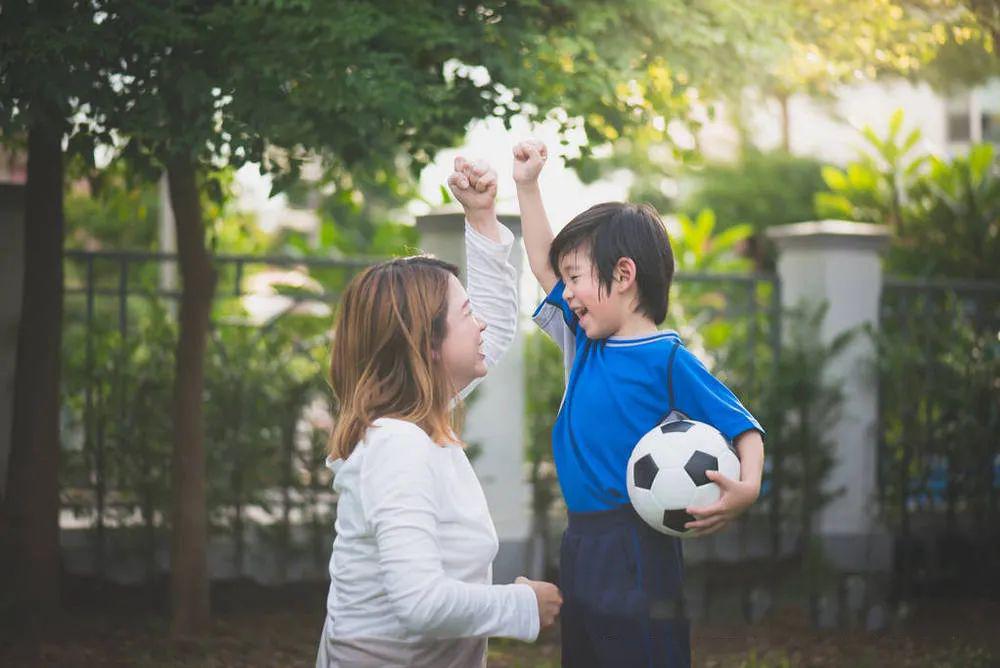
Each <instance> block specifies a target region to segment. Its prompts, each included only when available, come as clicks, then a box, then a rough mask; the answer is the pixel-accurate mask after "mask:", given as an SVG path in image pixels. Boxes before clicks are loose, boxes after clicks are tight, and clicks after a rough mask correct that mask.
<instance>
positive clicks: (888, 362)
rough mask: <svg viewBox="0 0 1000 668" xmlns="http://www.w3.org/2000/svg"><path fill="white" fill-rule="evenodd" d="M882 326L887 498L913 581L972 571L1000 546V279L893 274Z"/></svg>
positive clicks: (970, 575) (882, 492)
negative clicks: (934, 564) (911, 277)
mask: <svg viewBox="0 0 1000 668" xmlns="http://www.w3.org/2000/svg"><path fill="white" fill-rule="evenodd" d="M879 330H880V331H879V334H878V335H877V337H876V349H877V365H876V368H877V372H878V377H879V458H878V462H879V496H880V499H879V500H880V502H881V505H882V508H883V511H884V514H885V517H886V518H887V520H888V522H889V524H890V526H891V527H892V528H893V530H894V531H895V532H896V534H897V536H898V537H899V543H898V548H897V551H898V561H899V563H900V569H901V571H902V576H903V579H904V580H914V579H917V574H918V573H919V572H928V573H929V572H935V573H937V574H938V576H939V577H942V578H950V577H956V578H957V577H959V576H963V577H964V579H965V580H967V581H968V580H971V579H974V578H975V577H976V575H975V573H977V572H980V573H981V572H986V571H988V570H989V569H990V568H992V567H991V566H989V564H990V563H992V564H995V563H996V562H995V559H996V558H997V557H998V556H1000V522H998V519H1000V515H998V512H997V511H998V501H1000V284H997V283H987V282H976V281H959V280H933V281H928V280H908V279H898V278H890V279H887V280H886V281H885V283H884V286H883V291H882V302H881V309H880V327H879ZM949 545H951V546H952V547H953V548H954V550H952V549H951V548H949V547H948V546H949ZM952 552H956V553H954V554H953V553H952ZM959 552H961V553H965V556H964V557H961V558H960V559H959V561H954V559H953V558H955V557H957V556H959V555H958V554H957V553H959ZM975 555H979V556H980V557H982V559H981V560H980V559H977V558H976V557H975ZM928 560H936V561H938V562H940V563H941V564H942V567H940V568H935V569H926V568H924V567H925V566H927V565H928V564H927V562H928ZM990 560H993V561H990ZM976 561H982V563H981V564H978V565H979V566H983V567H984V569H982V570H981V569H978V568H972V567H971V566H975V565H976V564H973V563H972V562H976ZM949 563H950V565H947V564H949ZM959 571H963V572H964V573H963V572H959ZM913 584H915V585H918V584H920V583H918V582H914V583H913Z"/></svg>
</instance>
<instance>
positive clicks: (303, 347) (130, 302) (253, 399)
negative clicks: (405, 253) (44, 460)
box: [60, 251, 371, 582]
mask: <svg viewBox="0 0 1000 668" xmlns="http://www.w3.org/2000/svg"><path fill="white" fill-rule="evenodd" d="M214 259H215V266H216V269H217V271H218V274H219V282H218V287H217V290H216V293H215V304H214V307H213V319H212V323H211V331H210V333H209V337H210V338H209V343H208V348H207V353H206V359H205V365H206V382H205V385H206V386H205V393H206V396H205V399H206V402H205V410H206V413H205V438H206V458H207V461H206V466H207V470H208V476H207V480H208V505H209V513H210V523H211V541H210V567H211V569H212V572H213V575H216V576H222V577H226V576H231V577H240V576H245V575H252V576H253V577H255V578H256V579H261V580H264V581H279V582H280V581H284V580H287V579H291V578H296V577H303V576H307V575H310V574H317V573H322V572H323V571H324V569H325V560H326V557H327V555H328V551H329V544H330V533H331V532H330V520H331V517H332V507H333V498H332V491H331V490H330V485H329V482H330V476H329V473H328V472H327V471H326V470H325V467H324V466H323V452H324V448H325V440H326V435H327V433H328V422H329V413H328V410H327V408H328V397H329V392H328V390H327V387H326V384H325V379H326V370H325V359H326V351H327V347H328V340H327V331H328V329H329V326H330V322H331V315H332V310H333V308H334V307H335V305H336V302H337V300H338V296H339V290H340V289H342V287H343V286H344V285H345V284H346V282H347V281H348V280H349V278H350V277H351V276H352V275H353V274H354V273H355V272H356V271H358V270H359V269H360V268H361V267H364V266H366V265H368V264H370V263H371V260H369V259H364V258H362V259H322V258H293V257H255V256H233V255H230V256H227V255H220V256H216V257H215V258H214ZM175 262H176V258H175V257H173V256H170V255H163V254H155V253H121V252H80V251H70V252H67V253H66V258H65V269H66V306H65V310H64V313H65V316H64V318H65V323H64V346H65V350H64V355H63V359H64V371H63V395H64V396H63V405H64V414H63V416H62V420H63V434H64V448H63V458H62V470H61V472H60V474H61V483H62V484H61V489H62V503H63V511H62V516H61V524H62V526H63V531H62V535H63V539H62V540H63V547H64V555H65V559H66V561H67V562H68V563H67V566H68V567H69V568H70V570H74V569H76V570H81V571H85V572H91V573H95V574H96V575H98V576H99V577H110V578H112V579H115V578H117V579H122V580H125V581H150V580H152V579H154V578H155V577H157V575H158V574H159V573H161V572H163V571H164V570H165V569H166V564H167V558H168V556H167V553H168V547H167V546H168V541H167V538H166V536H167V529H168V523H169V516H170V513H169V501H170V482H169V480H170V470H169V468H170V453H171V450H172V429H171V418H170V414H171V400H172V386H173V376H174V351H175V346H176V341H177V328H176V321H175V318H174V313H175V311H176V308H177V300H178V299H179V297H180V294H179V292H178V290H177V289H176V288H174V287H172V286H171V285H170V279H169V278H168V276H169V274H170V273H171V270H172V269H173V266H174V265H175ZM249 545H252V546H253V547H252V549H248V546H249Z"/></svg>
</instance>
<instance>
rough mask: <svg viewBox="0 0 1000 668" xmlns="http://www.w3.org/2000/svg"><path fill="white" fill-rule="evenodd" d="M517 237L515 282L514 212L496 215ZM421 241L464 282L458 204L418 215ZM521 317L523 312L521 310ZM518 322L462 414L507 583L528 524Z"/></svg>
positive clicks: (520, 566) (520, 567)
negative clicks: (477, 451)
mask: <svg viewBox="0 0 1000 668" xmlns="http://www.w3.org/2000/svg"><path fill="white" fill-rule="evenodd" d="M500 222H501V223H503V224H504V225H505V226H507V228H509V229H510V231H511V232H513V233H514V237H515V239H516V241H515V243H514V248H513V249H512V251H511V254H510V263H511V265H512V266H513V267H514V268H515V269H516V270H517V275H518V285H520V281H521V272H522V268H523V264H524V260H523V252H522V247H521V243H520V239H521V221H520V218H519V217H518V216H506V215H501V216H500ZM417 229H419V230H420V247H421V248H422V249H423V250H424V251H425V252H427V253H431V254H433V255H435V256H437V257H439V258H441V259H442V260H447V261H448V262H452V263H455V264H457V265H458V266H459V268H460V269H461V270H462V282H463V283H465V217H464V215H463V214H462V212H461V211H460V210H457V209H443V210H440V211H436V212H434V213H431V214H429V215H426V216H420V217H418V218H417ZM519 317H520V318H522V319H523V318H524V317H525V314H524V313H520V315H519ZM521 329H522V328H521V327H520V326H519V327H518V333H517V335H516V336H515V338H514V342H513V343H512V344H511V346H510V349H509V350H508V351H507V354H506V355H504V356H503V358H502V359H501V360H500V362H499V363H498V364H497V365H496V366H495V367H493V368H492V369H490V373H489V375H488V376H487V377H486V380H484V381H483V382H482V384H480V385H479V387H478V388H476V391H475V392H474V394H473V397H474V398H473V399H472V400H471V401H472V403H471V406H470V407H469V412H468V414H467V415H466V420H465V431H464V433H463V438H464V439H465V440H466V442H467V443H470V444H475V445H478V446H479V447H480V448H481V451H480V454H479V455H478V456H477V457H476V458H475V460H474V461H473V467H474V468H475V470H476V474H477V475H478V476H479V481H480V482H481V483H482V486H483V491H484V492H485V493H486V501H487V503H488V504H489V507H490V513H491V514H492V515H493V522H494V524H495V525H496V529H497V535H498V536H499V538H500V553H499V554H498V555H497V558H496V561H495V562H494V564H493V579H494V581H496V582H499V583H508V582H510V581H511V580H512V579H513V578H514V577H516V576H517V575H522V574H523V573H524V572H525V567H526V564H527V546H528V538H529V532H530V528H531V515H530V503H531V494H530V489H529V485H528V483H527V479H526V475H525V465H524V352H523V338H522V337H523V334H522V332H521Z"/></svg>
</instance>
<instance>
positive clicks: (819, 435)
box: [761, 304, 856, 567]
mask: <svg viewBox="0 0 1000 668" xmlns="http://www.w3.org/2000/svg"><path fill="white" fill-rule="evenodd" d="M826 313H827V307H826V305H825V304H820V305H808V304H803V305H801V306H799V307H796V308H792V309H788V310H786V311H785V312H784V313H783V314H782V316H781V319H782V323H783V334H782V341H781V350H780V354H779V356H778V358H777V359H776V360H774V361H773V362H772V364H773V368H772V375H771V376H770V377H769V378H768V379H767V381H766V382H765V384H764V391H763V393H762V395H761V400H762V401H761V407H762V410H761V418H762V421H763V424H765V425H766V428H767V430H768V438H767V450H768V459H769V462H770V466H769V471H768V472H767V480H768V485H769V487H770V489H771V492H770V499H769V501H768V503H769V504H770V512H771V513H772V517H782V518H784V517H787V518H792V519H797V520H798V527H799V529H800V530H801V532H802V540H803V541H804V545H809V543H810V537H811V535H812V522H813V519H814V518H815V516H816V514H817V513H818V512H819V511H820V510H821V509H822V508H823V506H824V505H826V504H827V503H828V502H829V501H830V500H831V499H833V498H834V497H835V496H836V495H838V494H839V493H840V492H839V491H838V490H829V489H827V488H826V487H825V479H826V477H827V475H828V473H829V471H830V470H831V468H832V466H833V455H832V449H833V441H832V439H833V438H834V435H833V430H832V428H833V426H834V424H835V423H836V421H837V420H838V419H839V417H840V409H841V406H842V403H843V399H844V394H843V390H842V387H841V384H842V381H843V379H841V378H831V377H829V368H830V365H831V363H832V362H833V361H834V360H835V359H836V358H837V356H838V355H840V354H841V353H842V352H843V351H844V349H845V348H846V347H847V346H848V345H850V343H851V341H852V339H854V338H855V336H856V332H850V331H849V332H842V333H841V334H839V335H838V336H836V337H835V338H833V339H832V340H831V341H828V342H826V341H824V340H823V337H822V336H821V335H820V332H821V327H822V323H823V319H824V318H825V317H826ZM816 565H817V567H818V566H819V565H820V564H819V562H817V564H816Z"/></svg>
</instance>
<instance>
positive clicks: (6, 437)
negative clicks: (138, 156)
mask: <svg viewBox="0 0 1000 668" xmlns="http://www.w3.org/2000/svg"><path fill="white" fill-rule="evenodd" d="M23 282H24V186H23V185H16V184H0V286H2V287H0V499H2V498H3V495H4V487H5V486H6V484H7V459H8V456H9V454H10V440H11V429H13V428H14V368H15V365H16V362H17V328H18V323H19V322H20V320H21V288H22V283H23Z"/></svg>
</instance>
